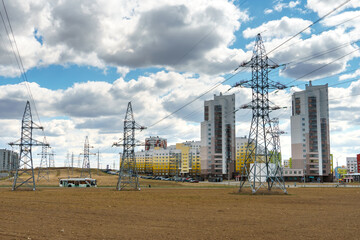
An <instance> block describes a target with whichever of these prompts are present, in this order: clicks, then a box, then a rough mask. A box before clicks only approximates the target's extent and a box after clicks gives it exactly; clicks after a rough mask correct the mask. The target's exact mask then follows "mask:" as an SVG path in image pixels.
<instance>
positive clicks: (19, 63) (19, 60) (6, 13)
mask: <svg viewBox="0 0 360 240" xmlns="http://www.w3.org/2000/svg"><path fill="white" fill-rule="evenodd" d="M2 4H3V8H4V11H5V15H6V19H7V22H8V24H9V28H10V32H11V36H12V40H13V41H14V45H15V48H16V52H15V49H14V46H13V43H12V41H11V39H10V34H9V31H8V29H7V26H6V24H5V21H4V17H3V15H2V13H1V11H0V15H1V19H2V22H3V24H4V27H5V30H6V34H7V36H8V39H9V42H10V45H11V48H12V51H13V53H14V56H15V59H16V62H17V65H18V67H19V70H20V74H21V76H22V78H23V80H24V81H25V86H26V88H27V90H28V94H29V96H30V99H31V101H32V102H33V105H34V110H35V114H36V116H37V118H38V121H39V124H40V125H41V120H40V117H39V114H38V111H37V107H36V103H35V100H34V97H33V94H32V92H31V89H30V86H29V84H28V78H27V75H26V71H25V68H24V65H23V61H22V58H21V55H20V52H19V48H18V46H17V42H16V39H15V35H14V31H13V28H12V26H11V22H10V18H9V15H8V12H7V9H6V6H5V2H4V0H2ZM42 132H43V135H44V136H45V133H44V130H43V131H42Z"/></svg>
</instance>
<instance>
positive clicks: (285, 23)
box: [243, 16, 311, 38]
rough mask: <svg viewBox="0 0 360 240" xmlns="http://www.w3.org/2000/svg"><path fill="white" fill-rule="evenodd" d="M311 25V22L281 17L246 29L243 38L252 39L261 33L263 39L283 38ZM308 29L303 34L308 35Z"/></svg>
mask: <svg viewBox="0 0 360 240" xmlns="http://www.w3.org/2000/svg"><path fill="white" fill-rule="evenodd" d="M310 24H311V21H308V20H304V19H301V18H288V17H286V16H285V17H282V18H281V19H280V20H273V21H269V22H267V23H263V24H262V25H261V26H259V27H257V28H247V29H245V30H244V31H243V36H244V37H245V38H254V37H255V36H256V35H257V34H258V33H261V35H262V37H264V38H284V37H288V36H292V35H294V34H296V33H298V32H299V31H300V30H302V29H304V28H305V27H307V26H308V25H310ZM310 31H311V30H310V29H307V30H306V31H305V32H304V33H306V34H309V33H310Z"/></svg>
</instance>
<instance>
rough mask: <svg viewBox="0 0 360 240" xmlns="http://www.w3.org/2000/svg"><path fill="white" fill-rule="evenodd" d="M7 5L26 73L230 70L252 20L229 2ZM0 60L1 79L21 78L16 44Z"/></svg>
mask: <svg viewBox="0 0 360 240" xmlns="http://www.w3.org/2000/svg"><path fill="white" fill-rule="evenodd" d="M7 5H8V13H9V15H10V19H11V22H12V25H13V28H14V33H15V36H16V39H17V42H18V45H19V48H20V52H21V54H22V55H23V59H24V66H25V68H26V69H30V68H33V67H35V66H41V65H49V64H53V63H57V64H69V63H70V64H79V65H90V66H95V67H99V68H104V69H105V68H106V67H107V66H113V67H116V68H117V69H118V72H119V73H121V74H122V75H125V74H126V73H127V72H128V71H129V69H133V68H138V67H153V66H158V67H165V68H169V69H173V68H179V70H181V71H188V72H196V73H201V72H203V73H207V74H214V73H224V72H227V71H229V70H232V69H233V68H234V67H235V66H236V65H234V62H235V60H234V56H235V55H237V54H239V53H241V52H239V51H237V50H233V49H230V48H229V46H230V45H231V44H232V43H233V42H234V41H235V35H234V32H235V31H236V30H238V29H239V28H240V24H241V22H244V21H248V20H249V17H248V14H247V13H246V11H241V10H239V9H238V8H237V7H236V6H235V5H234V4H233V3H232V2H229V1H226V0H221V1H214V0H212V1H205V0H202V1H194V2H191V1H186V0H181V1H177V2H176V3H175V2H173V1H168V0H162V1H157V4H153V2H152V1H142V3H141V4H138V1H136V0H131V1H127V2H126V4H123V3H122V4H120V3H119V2H117V1H104V0H97V1H93V2H91V3H89V2H88V1H84V0H79V1H72V0H64V1H53V2H48V1H45V0H31V1H27V2H26V3H25V2H23V1H20V0H15V1H9V3H7ZM2 11H3V10H2ZM15 16H16V17H15ZM0 30H1V31H2V30H4V29H0ZM2 32H5V31H2ZM40 38H41V39H42V42H40V41H39V39H40ZM213 52H216V53H217V54H218V55H217V56H216V57H215V56H214V55H213V54H212V53H213ZM0 53H1V54H0V56H1V57H0V63H1V67H0V75H3V76H15V75H17V74H18V71H17V69H16V65H15V61H14V59H13V60H11V57H10V58H9V57H8V56H11V54H12V52H11V47H10V44H9V43H7V44H5V45H2V46H1V47H0ZM236 57H237V60H239V56H236ZM224 59H225V61H222V60H224ZM227 59H229V60H228V61H227Z"/></svg>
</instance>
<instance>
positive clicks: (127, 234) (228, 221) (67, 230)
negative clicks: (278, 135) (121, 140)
mask: <svg viewBox="0 0 360 240" xmlns="http://www.w3.org/2000/svg"><path fill="white" fill-rule="evenodd" d="M104 178H105V177H104ZM111 178H112V179H114V180H115V183H113V184H114V185H115V184H116V176H111ZM104 181H105V180H104ZM111 181H112V180H109V182H111ZM158 182H160V181H158ZM154 184H155V183H154ZM159 184H160V183H159ZM166 184H168V185H167V187H155V188H143V189H142V190H141V191H121V192H119V191H115V189H114V187H111V188H110V187H109V188H58V187H54V188H49V187H47V188H46V187H42V188H41V187H39V188H38V189H37V190H36V191H25V190H19V191H11V190H10V188H8V187H1V188H0V213H1V214H0V239H265V238H266V239H359V234H360V230H359V217H360V201H359V199H360V189H358V188H297V189H289V190H288V192H289V194H288V195H284V194H272V195H269V194H267V195H261V194H259V195H251V194H248V193H246V192H245V193H240V194H239V193H237V189H236V188H200V187H199V188H197V187H196V186H201V185H190V184H188V185H181V186H182V187H180V188H179V185H177V184H180V183H174V182H168V183H166ZM171 185H172V186H173V187H171ZM187 186H192V187H193V188H188V187H187Z"/></svg>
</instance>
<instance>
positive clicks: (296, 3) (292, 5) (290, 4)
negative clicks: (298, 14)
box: [289, 0, 300, 8]
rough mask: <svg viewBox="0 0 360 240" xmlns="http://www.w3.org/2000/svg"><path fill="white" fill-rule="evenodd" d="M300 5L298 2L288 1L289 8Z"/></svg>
mask: <svg viewBox="0 0 360 240" xmlns="http://www.w3.org/2000/svg"><path fill="white" fill-rule="evenodd" d="M299 4H300V0H296V1H290V2H289V8H294V7H296V6H297V5H299Z"/></svg>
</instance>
